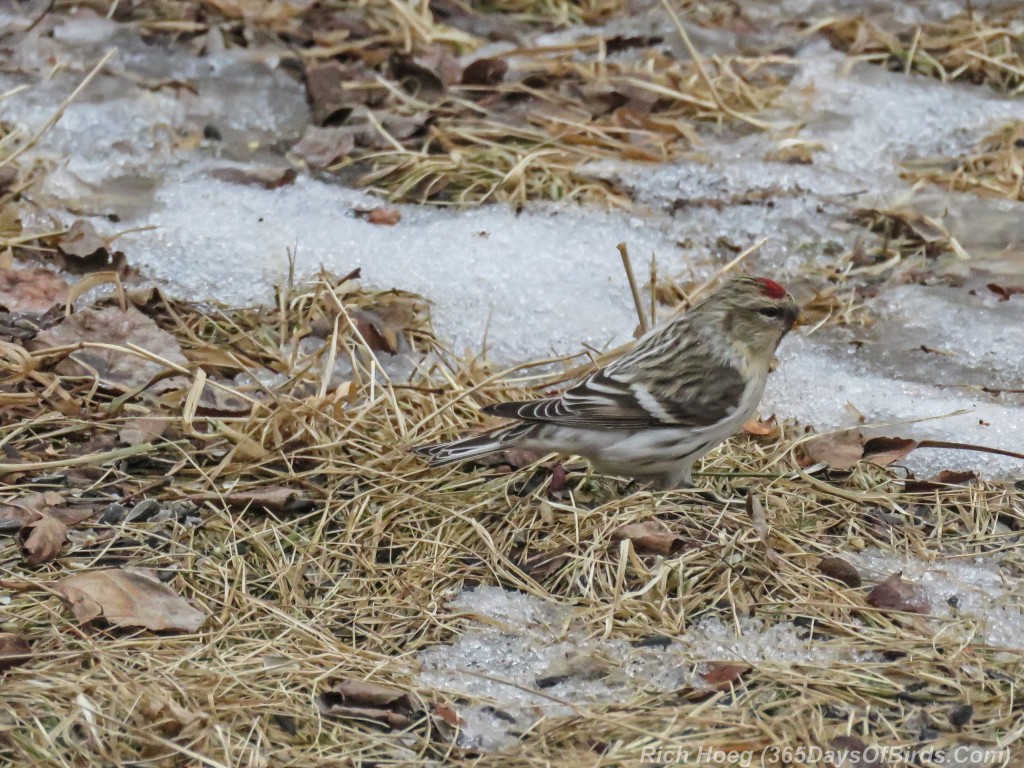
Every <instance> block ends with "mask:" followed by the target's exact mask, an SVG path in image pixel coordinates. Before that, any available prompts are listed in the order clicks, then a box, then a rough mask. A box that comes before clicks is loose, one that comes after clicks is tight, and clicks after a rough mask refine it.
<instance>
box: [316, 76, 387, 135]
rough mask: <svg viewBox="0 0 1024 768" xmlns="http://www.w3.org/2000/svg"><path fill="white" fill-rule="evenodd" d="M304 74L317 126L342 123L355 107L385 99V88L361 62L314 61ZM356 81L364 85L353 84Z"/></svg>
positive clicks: (372, 104) (378, 102) (375, 103)
mask: <svg viewBox="0 0 1024 768" xmlns="http://www.w3.org/2000/svg"><path fill="white" fill-rule="evenodd" d="M305 74H306V92H307V93H308V94H309V100H310V102H312V105H313V120H314V122H315V123H316V124H317V125H321V126H325V125H331V126H337V125H341V124H342V123H344V122H345V121H346V120H348V118H349V116H350V115H351V114H352V111H353V110H354V109H355V108H356V107H357V106H362V105H366V106H369V107H373V106H376V105H378V104H380V103H381V101H382V99H384V98H385V94H386V91H385V90H384V89H382V88H379V87H376V83H375V82H374V73H373V72H372V71H371V70H369V69H367V68H366V67H365V66H363V65H362V64H342V63H341V62H338V61H335V60H331V61H313V62H310V63H309V64H307V66H306V70H305ZM356 83H366V84H367V85H366V87H353V86H354V85H355V84H356ZM346 86H347V87H346Z"/></svg>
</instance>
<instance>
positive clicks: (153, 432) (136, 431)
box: [117, 416, 170, 445]
mask: <svg viewBox="0 0 1024 768" xmlns="http://www.w3.org/2000/svg"><path fill="white" fill-rule="evenodd" d="M169 426H170V421H168V420H167V419H158V418H152V417H145V416H142V417H139V418H137V419H131V420H129V421H128V422H126V423H125V425H124V426H123V427H121V428H120V429H119V430H118V431H117V439H118V440H120V441H121V442H122V443H126V444H128V445H142V444H143V443H150V442H152V441H153V440H155V439H156V438H158V437H162V436H163V434H164V432H166V431H167V428H168V427H169Z"/></svg>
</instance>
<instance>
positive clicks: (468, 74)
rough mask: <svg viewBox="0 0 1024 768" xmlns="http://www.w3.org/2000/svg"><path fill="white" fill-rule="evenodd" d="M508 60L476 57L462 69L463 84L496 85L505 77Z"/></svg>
mask: <svg viewBox="0 0 1024 768" xmlns="http://www.w3.org/2000/svg"><path fill="white" fill-rule="evenodd" d="M507 72H508V62H506V61H505V60H504V59H497V58H485V59H477V60H476V61H474V62H471V63H469V64H468V65H466V68H465V69H464V70H463V71H462V84H463V85H497V84H498V83H500V82H501V81H502V80H504V79H505V74H506V73H507Z"/></svg>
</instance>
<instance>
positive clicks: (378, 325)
mask: <svg viewBox="0 0 1024 768" xmlns="http://www.w3.org/2000/svg"><path fill="white" fill-rule="evenodd" d="M349 315H350V316H351V317H352V319H353V320H354V321H355V324H356V329H357V330H358V331H359V335H360V336H362V337H363V340H364V341H365V342H366V345H367V346H368V347H369V348H370V349H372V350H373V351H374V352H387V353H388V354H389V355H397V354H398V349H399V344H400V339H401V336H400V335H399V334H400V333H401V330H402V329H401V327H398V326H396V325H394V324H392V323H389V322H387V321H386V320H385V319H384V318H383V317H381V316H380V315H379V314H378V313H376V312H374V311H373V310H369V309H361V308H359V307H353V308H351V309H349Z"/></svg>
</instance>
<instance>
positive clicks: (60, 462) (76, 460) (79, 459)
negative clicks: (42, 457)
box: [0, 443, 156, 475]
mask: <svg viewBox="0 0 1024 768" xmlns="http://www.w3.org/2000/svg"><path fill="white" fill-rule="evenodd" d="M154 448H156V446H155V445H153V443H142V444H141V445H131V446H128V447H127V448H116V449H114V450H112V451H104V452H102V453H90V454H88V455H86V456H72V457H71V458H68V459H57V460H55V461H25V462H16V463H13V464H0V475H7V474H10V473H11V472H38V471H40V470H44V469H61V468H62V467H80V466H82V465H83V464H101V463H103V462H105V461H113V460H115V459H126V458H128V457H129V456H138V455H139V454H140V453H149V452H150V451H152V450H153V449H154Z"/></svg>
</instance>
